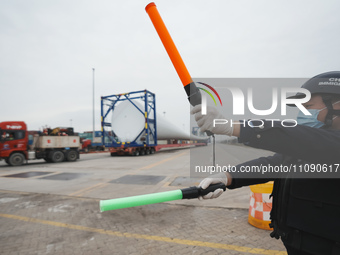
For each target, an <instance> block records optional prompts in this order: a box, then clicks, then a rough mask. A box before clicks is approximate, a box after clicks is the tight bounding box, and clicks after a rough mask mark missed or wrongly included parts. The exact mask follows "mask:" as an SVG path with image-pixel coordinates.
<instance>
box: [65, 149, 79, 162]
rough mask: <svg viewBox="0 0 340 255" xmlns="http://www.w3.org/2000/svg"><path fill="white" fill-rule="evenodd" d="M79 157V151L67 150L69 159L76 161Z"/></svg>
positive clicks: (67, 158)
mask: <svg viewBox="0 0 340 255" xmlns="http://www.w3.org/2000/svg"><path fill="white" fill-rule="evenodd" d="M77 158H78V152H77V151H75V150H69V151H67V152H66V160H67V161H76V160H77Z"/></svg>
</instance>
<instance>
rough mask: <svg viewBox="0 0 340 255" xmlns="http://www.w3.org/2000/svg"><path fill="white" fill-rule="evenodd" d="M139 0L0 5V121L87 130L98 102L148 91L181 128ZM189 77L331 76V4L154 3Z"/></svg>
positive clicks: (175, 97)
mask: <svg viewBox="0 0 340 255" xmlns="http://www.w3.org/2000/svg"><path fill="white" fill-rule="evenodd" d="M149 2H150V1H144V0H126V1H122V0H121V1H116V0H96V1H94V0H81V1H80V0H79V1H74V0H67V1H63V0H58V1H46V0H39V1H38V0H20V1H19V0H11V1H5V0H1V1H0V35H1V39H0V87H1V92H0V106H1V118H0V121H8V120H23V121H25V122H26V123H27V124H28V128H29V129H30V130H33V129H39V128H41V127H42V126H44V125H48V126H50V127H57V126H70V125H71V120H72V126H74V128H75V131H77V132H82V131H87V130H92V74H93V72H92V68H95V100H96V101H95V106H96V130H100V96H106V95H112V94H118V93H124V92H131V91H137V90H144V89H148V90H150V91H151V92H154V93H156V98H157V110H158V112H159V113H161V114H162V115H164V114H163V112H166V114H165V118H167V119H168V120H170V121H172V122H174V123H176V125H177V126H178V127H180V128H186V129H188V128H189V119H188V112H189V104H188V102H187V100H186V95H185V93H184V90H183V88H182V87H183V86H182V84H181V82H180V79H179V78H178V76H177V73H176V72H175V70H174V68H173V66H172V64H171V62H170V60H169V58H168V55H167V53H166V51H165V50H164V47H163V45H162V43H161V41H160V39H159V37H158V35H157V33H156V31H155V29H154V27H153V25H152V23H151V21H150V19H149V17H148V15H147V14H146V12H145V9H144V8H145V6H146V5H147V4H148V3H149ZM155 3H156V5H157V8H158V11H159V12H160V14H161V16H162V18H163V20H164V22H165V24H166V26H167V27H168V30H169V31H170V34H171V36H172V38H173V40H174V42H175V44H176V46H177V48H178V50H179V52H180V53H181V55H182V58H183V60H184V62H185V64H186V66H187V68H188V70H189V72H190V74H191V76H192V77H211V78H215V77H219V78H235V77H236V78H237V77H242V78H243V77H249V78H252V77H280V78H286V77H287V78H291V77H293V78H295V77H296V78H307V77H311V76H314V75H316V74H319V73H322V72H326V71H332V70H340V61H339V57H340V47H339V45H340V33H339V31H340V15H339V10H340V2H339V1H337V0H323V1H321V0H317V1H315V0H304V1H297V0H288V1H287V0H276V1H272V0H233V1H230V0H219V1H217V0H216V1H198V0H186V1H183V0H181V1H179V0H171V1H169V0H168V1H164V0H161V1H155Z"/></svg>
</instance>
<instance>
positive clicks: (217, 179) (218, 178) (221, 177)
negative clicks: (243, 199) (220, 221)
mask: <svg viewBox="0 0 340 255" xmlns="http://www.w3.org/2000/svg"><path fill="white" fill-rule="evenodd" d="M217 183H223V184H224V185H225V186H227V185H228V177H227V175H226V174H225V173H218V174H214V175H211V176H210V177H207V178H205V179H204V180H202V181H201V183H200V184H199V185H198V187H201V188H202V189H206V188H208V187H209V186H210V185H211V184H217ZM222 193H223V189H216V190H215V191H214V192H210V193H208V194H207V195H205V196H203V197H202V196H201V197H198V199H199V200H202V199H213V198H218V197H219V196H220V195H221V194H222Z"/></svg>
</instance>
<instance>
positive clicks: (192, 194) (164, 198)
mask: <svg viewBox="0 0 340 255" xmlns="http://www.w3.org/2000/svg"><path fill="white" fill-rule="evenodd" d="M216 189H223V190H224V191H225V190H226V186H225V185H224V184H223V183H218V184H213V185H210V186H209V187H208V188H206V189H202V188H201V187H190V188H186V189H178V190H172V191H166V192H159V193H153V194H146V195H139V196H132V197H123V198H116V199H109V200H100V203H99V206H100V211H101V212H104V211H109V210H116V209H123V208H129V207H135V206H141V205H149V204H156V203H163V202H168V201H173V200H180V199H192V198H198V197H199V196H204V195H206V194H208V193H209V192H213V191H215V190H216Z"/></svg>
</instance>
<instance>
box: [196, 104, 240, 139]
mask: <svg viewBox="0 0 340 255" xmlns="http://www.w3.org/2000/svg"><path fill="white" fill-rule="evenodd" d="M201 108H202V105H196V106H195V107H194V108H192V110H191V114H192V115H195V120H196V122H197V125H198V126H199V127H200V130H201V131H202V132H205V131H207V130H209V131H210V132H212V133H214V134H217V135H228V136H232V135H233V127H232V126H231V125H230V123H225V120H226V119H225V117H224V116H223V115H222V114H220V113H219V111H217V110H216V108H214V107H210V106H207V114H206V115H202V112H201ZM215 119H219V120H220V121H217V122H216V124H215V126H214V120H215ZM218 123H220V124H218ZM222 123H223V124H222Z"/></svg>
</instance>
